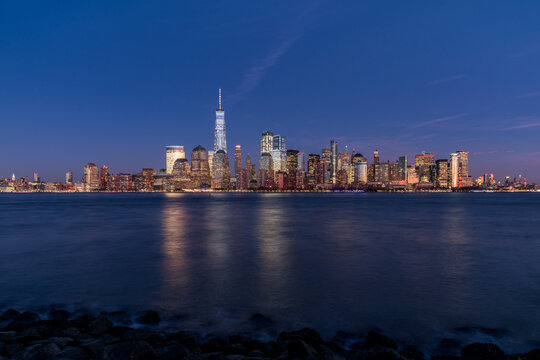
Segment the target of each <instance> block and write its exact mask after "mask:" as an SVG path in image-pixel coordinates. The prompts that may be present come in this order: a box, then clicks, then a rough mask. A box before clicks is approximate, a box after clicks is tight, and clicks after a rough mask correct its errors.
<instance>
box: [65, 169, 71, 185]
mask: <svg viewBox="0 0 540 360" xmlns="http://www.w3.org/2000/svg"><path fill="white" fill-rule="evenodd" d="M66 185H73V173H72V172H71V171H68V172H67V173H66Z"/></svg>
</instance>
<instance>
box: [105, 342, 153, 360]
mask: <svg viewBox="0 0 540 360" xmlns="http://www.w3.org/2000/svg"><path fill="white" fill-rule="evenodd" d="M103 359H105V360H125V359H130V360H157V359H158V356H157V354H156V353H155V351H154V349H152V347H151V346H150V344H148V343H147V342H145V341H127V342H122V343H118V344H113V345H109V346H107V347H105V352H104V355H103Z"/></svg>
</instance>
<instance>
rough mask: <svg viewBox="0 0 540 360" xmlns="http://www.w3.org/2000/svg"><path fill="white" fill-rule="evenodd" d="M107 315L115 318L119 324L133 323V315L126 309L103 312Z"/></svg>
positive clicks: (112, 318)
mask: <svg viewBox="0 0 540 360" xmlns="http://www.w3.org/2000/svg"><path fill="white" fill-rule="evenodd" d="M103 315H105V316H106V317H108V318H109V319H111V320H113V321H114V322H115V323H117V324H122V325H131V323H132V321H131V315H130V314H128V313H127V312H125V311H113V312H106V313H103Z"/></svg>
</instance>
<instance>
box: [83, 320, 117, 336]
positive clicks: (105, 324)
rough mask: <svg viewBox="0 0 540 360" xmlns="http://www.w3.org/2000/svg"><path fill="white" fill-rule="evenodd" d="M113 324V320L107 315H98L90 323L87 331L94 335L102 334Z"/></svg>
mask: <svg viewBox="0 0 540 360" xmlns="http://www.w3.org/2000/svg"><path fill="white" fill-rule="evenodd" d="M112 326H113V323H112V321H111V320H109V319H107V318H106V317H98V318H97V319H95V320H93V321H92V322H90V323H89V324H88V327H87V331H88V333H89V334H90V335H92V336H100V335H102V334H104V333H106V332H107V331H109V329H110V328H112Z"/></svg>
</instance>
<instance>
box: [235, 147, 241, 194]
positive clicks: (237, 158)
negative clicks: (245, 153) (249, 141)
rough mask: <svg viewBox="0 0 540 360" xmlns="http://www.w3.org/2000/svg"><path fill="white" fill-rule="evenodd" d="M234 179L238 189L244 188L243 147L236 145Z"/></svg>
mask: <svg viewBox="0 0 540 360" xmlns="http://www.w3.org/2000/svg"><path fill="white" fill-rule="evenodd" d="M234 177H235V178H236V188H237V189H241V188H242V187H241V186H240V185H241V182H242V147H241V146H240V145H236V146H235V147H234Z"/></svg>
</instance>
